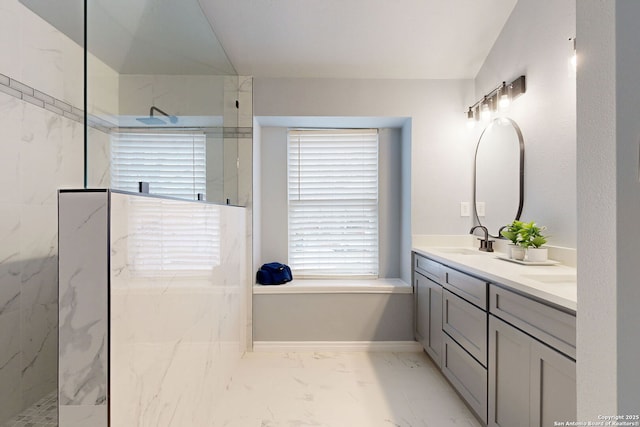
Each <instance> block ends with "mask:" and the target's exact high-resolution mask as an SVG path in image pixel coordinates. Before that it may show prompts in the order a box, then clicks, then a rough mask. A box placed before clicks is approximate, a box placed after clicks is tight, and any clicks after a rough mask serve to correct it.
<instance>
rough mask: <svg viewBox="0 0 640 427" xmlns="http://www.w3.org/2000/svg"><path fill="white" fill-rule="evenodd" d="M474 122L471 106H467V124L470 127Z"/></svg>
mask: <svg viewBox="0 0 640 427" xmlns="http://www.w3.org/2000/svg"><path fill="white" fill-rule="evenodd" d="M475 124H476V117H475V114H474V113H473V108H471V107H469V111H467V126H468V127H470V128H472V127H474V126H475Z"/></svg>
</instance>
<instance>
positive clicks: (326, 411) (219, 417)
mask: <svg viewBox="0 0 640 427" xmlns="http://www.w3.org/2000/svg"><path fill="white" fill-rule="evenodd" d="M214 413H215V414H216V415H215V419H214V420H212V424H211V425H212V426H220V427H223V426H224V427H235V426H242V427H244V426H246V427H253V426H260V427H285V426H286V427H289V426H326V427H343V426H349V427H359V426H362V427H376V426H381V427H382V426H402V427H425V426H426V427H433V426H438V427H447V426H479V425H480V424H479V423H478V421H477V420H476V419H475V418H474V416H473V415H472V414H471V412H470V411H469V409H468V408H467V407H466V406H465V405H464V403H463V402H462V401H461V400H460V398H459V397H458V395H457V394H456V393H455V391H454V390H453V389H452V387H451V386H450V385H449V383H448V382H447V381H446V380H445V379H444V377H443V376H442V374H441V373H440V372H439V371H438V369H437V368H436V367H435V365H434V364H433V363H432V362H431V360H430V359H429V358H428V357H427V356H426V355H425V354H424V353H313V352H308V353H284V352H283V353H275V352H274V353H247V354H246V355H245V356H244V358H243V359H242V360H241V361H240V363H239V365H238V367H237V369H236V371H235V374H234V375H233V379H232V381H231V383H230V384H229V386H228V387H227V389H226V391H225V392H224V393H223V395H222V396H221V398H220V399H219V400H218V401H217V402H216V404H215V411H214Z"/></svg>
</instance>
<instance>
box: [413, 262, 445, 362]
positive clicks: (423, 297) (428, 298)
mask: <svg viewBox="0 0 640 427" xmlns="http://www.w3.org/2000/svg"><path fill="white" fill-rule="evenodd" d="M415 286H416V287H415V290H416V301H417V305H418V310H416V338H417V339H418V341H419V342H420V343H421V344H422V347H423V348H424V349H425V351H426V352H427V354H428V355H429V356H431V358H432V359H433V361H434V362H435V363H436V365H438V367H441V365H442V286H441V285H440V284H438V283H436V282H434V281H433V280H431V279H428V278H427V277H425V276H423V275H422V274H420V273H416V275H415Z"/></svg>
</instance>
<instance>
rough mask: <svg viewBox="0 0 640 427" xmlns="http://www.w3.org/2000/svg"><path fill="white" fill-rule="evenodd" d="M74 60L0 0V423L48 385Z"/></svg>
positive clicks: (76, 171) (43, 29)
mask: <svg viewBox="0 0 640 427" xmlns="http://www.w3.org/2000/svg"><path fill="white" fill-rule="evenodd" d="M82 58H83V55H82V49H81V48H80V47H79V46H78V45H76V44H75V43H74V42H73V41H71V40H70V39H68V38H67V37H66V36H64V35H63V34H62V33H60V32H58V31H57V30H55V29H54V28H53V27H51V26H50V25H49V24H47V23H46V22H44V21H43V20H42V19H40V18H39V17H38V16H36V15H35V14H34V13H32V12H31V11H30V10H28V9H27V8H25V7H24V6H23V5H22V4H21V3H20V2H19V1H18V0H0V153H2V156H0V425H1V424H2V423H4V422H5V421H6V420H8V419H9V418H11V417H12V416H13V415H15V414H17V413H19V412H21V411H22V410H23V409H24V408H27V407H29V406H30V405H31V404H32V403H34V402H36V401H38V400H39V399H40V398H42V397H43V396H45V395H46V394H47V393H49V392H51V391H53V390H55V388H56V371H57V346H58V344H57V327H58V315H57V311H58V309H57V275H58V271H57V270H58V259H57V253H58V248H57V205H56V202H57V201H56V190H57V188H58V187H78V186H82V182H83V158H82V157H83V155H82V146H83V126H82V124H81V123H80V122H79V121H78V120H79V119H80V110H79V109H78V108H77V107H78V106H80V105H82V97H83V95H82V93H83V86H82V80H83V79H82V69H83V67H82Z"/></svg>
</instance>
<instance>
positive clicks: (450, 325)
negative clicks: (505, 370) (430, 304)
mask: <svg viewBox="0 0 640 427" xmlns="http://www.w3.org/2000/svg"><path fill="white" fill-rule="evenodd" d="M442 329H443V330H444V331H445V332H446V333H447V334H449V336H450V337H451V338H453V339H454V340H456V342H457V343H458V344H460V345H461V346H462V347H463V348H464V349H465V350H467V351H468V352H469V354H471V355H472V356H473V357H475V358H476V359H477V360H478V362H480V363H481V364H482V366H484V367H486V366H487V312H486V311H483V310H481V309H479V308H478V307H476V306H475V305H473V304H470V303H468V302H467V301H465V300H463V299H462V298H460V297H458V296H456V295H455V294H453V293H451V292H449V290H448V289H445V290H444V294H443V297H442Z"/></svg>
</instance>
